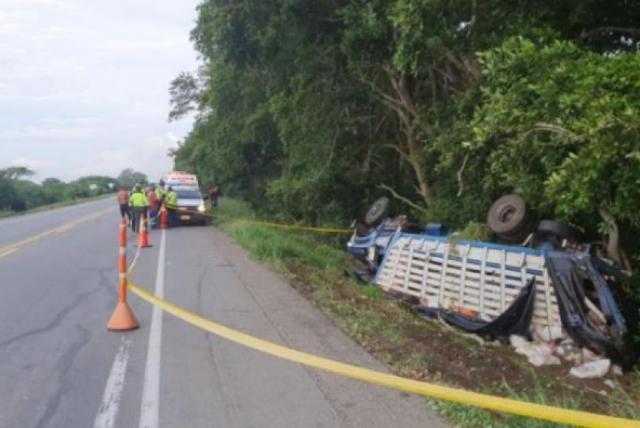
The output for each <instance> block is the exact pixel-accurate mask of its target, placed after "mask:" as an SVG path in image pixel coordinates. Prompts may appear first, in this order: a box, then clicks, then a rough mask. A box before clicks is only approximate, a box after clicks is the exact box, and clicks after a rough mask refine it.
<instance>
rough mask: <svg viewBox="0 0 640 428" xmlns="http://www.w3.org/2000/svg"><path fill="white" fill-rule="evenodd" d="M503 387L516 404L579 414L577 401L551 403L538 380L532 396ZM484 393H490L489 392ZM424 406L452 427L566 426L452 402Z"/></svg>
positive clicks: (520, 427) (521, 427) (538, 427)
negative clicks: (541, 405) (556, 408)
mask: <svg viewBox="0 0 640 428" xmlns="http://www.w3.org/2000/svg"><path fill="white" fill-rule="evenodd" d="M504 387H505V389H506V390H507V392H508V394H509V396H510V397H511V398H513V399H515V400H520V401H527V402H530V403H536V404H543V405H550V406H554V407H562V408H566V409H573V410H579V407H580V406H579V403H578V402H577V401H575V400H570V399H565V400H563V401H560V402H557V401H554V402H551V400H549V397H548V395H547V392H546V390H545V388H544V387H543V385H542V384H541V383H540V381H539V380H537V381H536V382H535V388H534V390H533V392H531V393H528V394H524V393H519V392H516V391H514V390H513V389H511V388H510V387H509V386H508V385H504ZM486 392H487V393H491V392H490V391H486ZM427 402H428V403H429V404H431V405H432V406H433V407H434V408H436V409H437V410H438V412H439V413H440V415H441V416H443V417H445V418H446V419H447V420H449V421H450V422H452V423H453V424H455V425H457V426H463V427H468V428H487V427H489V428H491V427H500V428H552V427H564V426H567V425H564V424H557V423H553V422H547V421H541V420H538V419H531V418H526V417H523V416H514V415H508V414H496V413H494V412H489V411H486V410H483V409H480V408H478V407H471V406H466V405H464V404H459V403H454V402H451V401H445V400H439V399H432V398H430V399H427Z"/></svg>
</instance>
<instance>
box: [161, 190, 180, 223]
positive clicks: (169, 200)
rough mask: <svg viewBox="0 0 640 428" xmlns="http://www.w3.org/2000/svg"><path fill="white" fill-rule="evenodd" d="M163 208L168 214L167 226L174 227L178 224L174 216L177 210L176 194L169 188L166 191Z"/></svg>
mask: <svg viewBox="0 0 640 428" xmlns="http://www.w3.org/2000/svg"><path fill="white" fill-rule="evenodd" d="M164 201H165V206H166V207H167V214H169V225H170V226H175V225H176V224H177V223H178V218H177V215H176V209H177V208H178V206H177V205H178V194H177V193H176V191H175V190H173V188H172V187H171V186H169V188H168V189H167V195H166V196H165V199H164Z"/></svg>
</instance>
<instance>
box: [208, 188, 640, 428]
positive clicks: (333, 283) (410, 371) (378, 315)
mask: <svg viewBox="0 0 640 428" xmlns="http://www.w3.org/2000/svg"><path fill="white" fill-rule="evenodd" d="M261 214H263V213H261ZM214 215H216V216H217V218H218V220H216V222H217V223H218V224H219V225H220V227H222V229H223V230H224V231H225V232H226V233H228V234H229V235H230V236H231V237H232V238H233V239H234V240H235V241H236V242H238V243H239V244H240V245H241V246H242V247H244V248H245V249H246V250H248V251H249V253H250V254H251V255H252V256H253V257H255V258H256V259H258V260H260V261H262V262H265V263H267V264H269V265H270V266H271V267H272V268H274V269H276V270H277V271H278V272H280V273H282V274H284V275H285V276H286V277H287V278H288V279H289V282H290V284H291V285H292V286H294V287H295V288H296V289H297V290H298V291H299V292H300V293H302V294H303V295H305V296H306V297H307V298H308V299H310V300H311V301H312V302H313V303H314V304H315V305H316V306H318V307H319V308H320V309H321V310H323V311H324V312H325V313H326V314H327V315H328V316H330V317H331V318H332V319H333V320H334V321H335V322H336V324H338V325H339V326H340V327H341V328H342V329H343V330H344V331H345V332H346V333H347V334H349V335H350V336H351V337H352V338H354V339H355V340H356V341H357V342H358V343H360V344H361V345H362V346H363V347H365V348H366V349H367V350H369V351H370V352H371V353H372V354H373V355H375V356H376V357H377V358H378V359H379V360H381V361H383V362H385V363H386V364H387V365H388V366H389V367H390V368H391V369H392V370H393V371H394V372H396V373H397V374H400V375H402V376H407V377H411V378H414V379H420V380H426V381H432V382H436V383H443V384H447V385H451V386H456V387H462V388H467V389H470V390H474V391H478V392H486V393H491V394H496V395H500V396H506V397H512V398H517V399H522V400H526V401H533V402H536V403H543V404H550V405H554V406H563V407H568V408H575V409H584V410H590V411H595V412H600V413H605V414H610V415H618V416H623V417H629V418H636V419H638V418H640V411H639V409H640V401H639V399H638V398H639V397H640V372H634V373H628V374H625V375H624V376H618V377H616V378H615V380H614V387H613V388H611V387H610V386H607V385H606V384H604V383H603V380H602V379H591V380H580V379H575V378H571V377H569V376H568V375H567V373H568V370H569V367H567V366H566V365H565V366H561V367H543V368H534V367H532V366H530V365H529V363H528V362H527V361H526V359H525V358H524V357H522V356H519V355H517V354H515V353H514V352H513V351H512V350H511V348H510V347H509V346H507V345H503V344H498V343H492V342H483V343H480V342H479V341H476V340H474V339H472V338H470V337H468V336H466V335H463V334H461V333H459V332H458V331H457V330H453V329H452V328H451V327H447V326H445V325H443V324H441V323H439V322H436V321H427V320H424V319H422V318H420V317H419V316H417V315H416V314H415V313H414V312H413V311H412V310H411V309H410V308H409V307H408V306H407V305H406V304H404V303H403V302H402V301H396V300H391V299H389V298H388V297H387V296H385V294H384V293H383V292H382V291H381V290H380V289H378V288H377V287H375V286H372V285H362V284H359V283H357V282H355V281H354V280H352V279H350V278H349V277H348V276H346V275H345V270H348V269H349V261H348V260H347V255H346V252H345V251H344V244H345V238H344V237H343V238H340V237H335V236H331V235H318V234H315V233H311V232H300V231H294V230H283V229H276V228H270V227H267V226H264V225H259V224H252V223H250V222H248V221H245V220H248V219H253V218H259V217H261V216H258V215H257V214H256V212H255V211H254V210H253V209H251V208H250V206H249V205H248V204H247V203H244V202H241V201H239V200H236V199H231V198H222V199H221V201H220V205H219V208H217V209H215V211H214ZM427 401H428V402H429V403H430V404H431V405H433V406H434V407H436V408H437V409H438V410H439V412H440V414H441V415H442V416H443V417H445V418H446V419H448V420H449V421H450V422H452V423H454V424H456V425H457V426H463V427H478V428H479V427H483V428H484V427H487V426H500V427H548V426H554V425H553V424H549V423H544V422H540V421H536V420H531V419H526V418H521V417H515V416H505V415H499V414H496V413H492V412H487V411H484V410H480V409H475V408H471V407H468V406H463V405H458V404H454V403H449V402H445V401H441V400H432V399H429V400H427Z"/></svg>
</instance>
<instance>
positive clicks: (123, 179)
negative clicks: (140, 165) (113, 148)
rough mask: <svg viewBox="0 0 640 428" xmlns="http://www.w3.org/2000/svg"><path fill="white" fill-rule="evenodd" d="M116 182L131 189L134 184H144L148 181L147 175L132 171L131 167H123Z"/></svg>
mask: <svg viewBox="0 0 640 428" xmlns="http://www.w3.org/2000/svg"><path fill="white" fill-rule="evenodd" d="M117 180H118V183H120V185H121V186H126V187H128V188H129V189H131V188H132V187H133V186H135V185H136V184H142V185H146V184H147V183H148V179H147V176H146V175H145V174H143V173H141V172H137V171H134V170H133V169H131V168H126V169H123V170H122V172H120V175H118V178H117Z"/></svg>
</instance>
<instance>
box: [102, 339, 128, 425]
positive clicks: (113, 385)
mask: <svg viewBox="0 0 640 428" xmlns="http://www.w3.org/2000/svg"><path fill="white" fill-rule="evenodd" d="M130 344H131V338H125V337H123V338H122V340H121V342H120V349H119V350H118V353H117V354H116V357H115V359H114V360H113V365H112V366H111V372H110V373H109V379H107V386H106V387H105V388H104V394H103V395H102V403H101V404H100V408H99V409H98V414H97V415H96V420H95V422H94V423H93V427H94V428H112V427H113V426H114V425H115V423H116V417H117V416H118V408H119V407H120V399H121V397H122V388H123V387H124V377H125V374H126V372H127V363H128V362H129V345H130Z"/></svg>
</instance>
